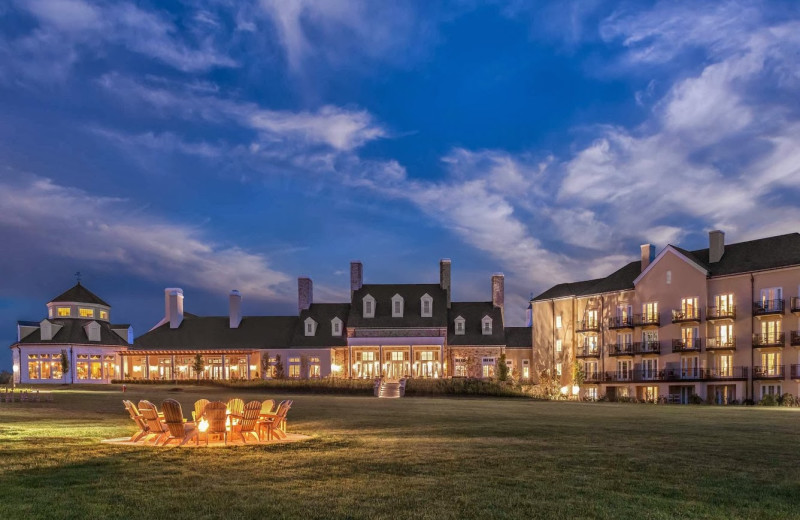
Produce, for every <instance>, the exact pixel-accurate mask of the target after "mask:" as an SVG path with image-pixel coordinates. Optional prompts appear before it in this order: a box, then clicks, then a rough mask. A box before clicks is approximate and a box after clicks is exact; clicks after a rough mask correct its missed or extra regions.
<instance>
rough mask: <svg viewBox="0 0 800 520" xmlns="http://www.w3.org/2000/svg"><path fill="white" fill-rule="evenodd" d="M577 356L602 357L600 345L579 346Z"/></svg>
mask: <svg viewBox="0 0 800 520" xmlns="http://www.w3.org/2000/svg"><path fill="white" fill-rule="evenodd" d="M575 357H576V358H593V357H600V347H597V346H595V347H587V346H584V347H583V348H578V351H577V352H575Z"/></svg>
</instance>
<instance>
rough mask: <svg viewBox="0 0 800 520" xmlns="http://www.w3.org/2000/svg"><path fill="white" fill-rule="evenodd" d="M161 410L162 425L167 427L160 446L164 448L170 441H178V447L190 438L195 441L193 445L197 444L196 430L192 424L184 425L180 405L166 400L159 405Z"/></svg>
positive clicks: (174, 401) (172, 400)
mask: <svg viewBox="0 0 800 520" xmlns="http://www.w3.org/2000/svg"><path fill="white" fill-rule="evenodd" d="M161 410H162V411H163V412H164V424H165V425H166V426H167V431H166V435H165V437H166V438H165V439H164V442H163V443H162V444H161V445H162V446H166V445H167V443H168V442H169V441H171V440H179V441H180V444H179V446H183V445H184V444H186V442H187V441H189V440H190V439H192V438H194V439H195V444H199V439H198V437H197V433H198V431H197V428H195V426H194V425H192V424H186V420H185V419H184V418H183V410H182V409H181V403H179V402H178V401H176V400H175V399H166V400H165V401H164V402H162V403H161Z"/></svg>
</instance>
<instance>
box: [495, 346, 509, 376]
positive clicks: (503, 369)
mask: <svg viewBox="0 0 800 520" xmlns="http://www.w3.org/2000/svg"><path fill="white" fill-rule="evenodd" d="M497 380H498V381H508V365H507V364H506V354H505V352H503V353H502V354H500V357H499V358H498V360H497Z"/></svg>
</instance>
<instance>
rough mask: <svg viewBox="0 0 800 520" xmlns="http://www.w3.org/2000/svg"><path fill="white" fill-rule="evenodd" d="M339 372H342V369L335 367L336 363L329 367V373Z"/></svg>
mask: <svg viewBox="0 0 800 520" xmlns="http://www.w3.org/2000/svg"><path fill="white" fill-rule="evenodd" d="M341 370H342V367H341V366H340V365H337V364H336V363H334V364H332V365H331V371H333V372H340V371H341Z"/></svg>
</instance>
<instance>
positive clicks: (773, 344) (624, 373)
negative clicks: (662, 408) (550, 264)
mask: <svg viewBox="0 0 800 520" xmlns="http://www.w3.org/2000/svg"><path fill="white" fill-rule="evenodd" d="M798 296H800V234H798V233H793V234H789V235H782V236H775V237H770V238H764V239H760V240H752V241H749V242H740V243H737V244H726V243H725V235H724V233H723V232H721V231H712V232H710V233H709V247H708V248H706V249H699V250H696V251H686V250H684V249H681V248H680V247H676V246H673V245H669V246H667V247H666V248H664V249H663V250H661V251H660V252H659V253H658V255H656V254H655V249H654V247H653V246H652V245H649V244H646V245H643V246H641V260H639V261H635V262H631V263H629V264H627V265H625V266H623V267H622V268H621V269H619V270H617V271H615V272H614V273H612V274H610V275H609V276H607V277H605V278H600V279H595V280H585V281H581V282H575V283H562V284H559V285H556V286H554V287H552V288H550V289H548V290H547V291H545V292H543V293H542V294H540V295H539V296H537V297H535V298H533V300H532V309H533V357H534V366H535V368H536V370H537V371H542V370H544V371H550V372H551V373H552V374H556V375H557V376H558V375H559V374H560V377H561V380H562V382H563V383H564V384H568V383H571V382H572V378H573V368H574V367H575V363H576V362H577V363H578V366H579V367H580V369H581V370H580V372H582V375H583V385H582V388H581V392H582V393H583V395H584V396H587V397H590V398H597V397H601V396H607V397H608V398H609V399H619V398H622V397H631V398H637V399H641V400H666V401H667V402H676V403H688V402H692V401H693V400H697V399H703V400H710V401H713V402H718V403H727V402H731V401H733V400H738V401H742V400H744V399H753V400H755V401H758V400H760V399H761V398H763V397H764V396H765V395H767V394H782V393H785V392H788V393H791V394H794V395H798V393H800V387H799V386H798V385H799V384H800V383H798V382H799V381H800V358H799V357H798V352H800V298H798Z"/></svg>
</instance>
